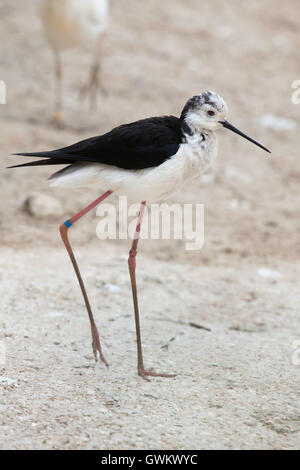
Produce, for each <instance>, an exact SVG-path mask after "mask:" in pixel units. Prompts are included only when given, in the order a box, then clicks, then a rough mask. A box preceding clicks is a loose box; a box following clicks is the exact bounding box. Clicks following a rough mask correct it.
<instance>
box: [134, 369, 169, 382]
mask: <svg viewBox="0 0 300 470" xmlns="http://www.w3.org/2000/svg"><path fill="white" fill-rule="evenodd" d="M138 374H139V376H140V377H142V378H143V379H144V380H147V382H150V380H149V379H148V376H150V377H167V378H169V379H172V378H173V377H176V374H165V373H163V372H155V371H154V370H152V369H145V368H144V367H138Z"/></svg>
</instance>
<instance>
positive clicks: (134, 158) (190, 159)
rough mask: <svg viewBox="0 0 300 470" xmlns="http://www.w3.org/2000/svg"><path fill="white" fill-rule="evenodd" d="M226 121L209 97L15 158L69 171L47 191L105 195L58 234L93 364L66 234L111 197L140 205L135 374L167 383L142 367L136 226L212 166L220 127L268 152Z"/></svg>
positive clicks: (216, 99) (217, 100) (97, 348)
mask: <svg viewBox="0 0 300 470" xmlns="http://www.w3.org/2000/svg"><path fill="white" fill-rule="evenodd" d="M226 116H227V105H226V103H225V101H224V100H223V98H221V97H220V96H219V95H217V94H216V93H214V92H209V91H208V92H205V93H202V94H199V95H196V96H194V97H193V98H191V99H190V100H188V102H187V103H186V105H185V107H184V108H183V111H182V113H181V116H180V118H177V117H174V116H166V117H152V118H149V119H144V120H141V121H137V122H133V123H130V124H125V125H122V126H120V127H117V128H115V129H113V130H112V131H110V132H108V133H107V134H104V135H101V136H98V137H92V138H90V139H87V140H84V141H81V142H78V143H76V144H74V145H71V146H69V147H65V148H61V149H58V150H53V151H49V152H35V153H32V152H30V153H21V154H17V155H23V156H31V157H40V158H41V160H38V161H31V162H29V163H24V164H21V165H16V166H14V167H12V168H15V167H24V166H39V165H58V164H60V165H61V164H67V165H68V166H66V167H64V168H63V169H62V170H60V171H58V172H56V173H54V174H53V175H52V176H50V183H51V184H52V186H64V187H74V186H90V185H96V186H97V187H99V188H101V189H102V190H105V192H104V194H102V196H100V197H99V198H98V199H96V200H95V201H94V202H92V203H91V204H90V205H89V206H87V207H86V208H85V209H83V210H82V211H81V212H79V213H78V214H76V215H75V216H73V217H71V218H70V219H69V220H67V221H66V222H65V223H64V224H63V225H61V226H60V233H61V236H62V239H63V242H64V244H65V247H66V249H67V251H68V253H69V255H70V258H71V261H72V263H73V266H74V269H75V272H76V276H77V279H78V281H79V284H80V288H81V291H82V294H83V297H84V300H85V304H86V308H87V311H88V315H89V319H90V323H91V330H92V338H93V351H94V355H95V359H96V360H97V352H98V353H99V356H100V359H101V360H102V361H103V362H104V363H105V364H107V363H106V360H105V359H104V356H103V353H102V349H101V345H100V339H99V334H98V330H97V327H96V325H95V321H94V318H93V314H92V310H91V307H90V304H89V300H88V296H87V293H86V289H85V286H84V283H83V280H82V277H81V274H80V271H79V268H78V265H77V262H76V260H75V257H74V254H73V251H72V248H71V245H70V242H69V239H68V229H69V228H70V227H71V226H72V225H73V224H74V223H75V222H76V221H77V220H78V219H80V218H81V217H82V216H83V215H84V214H86V213H87V212H89V211H90V210H91V209H92V208H94V207H95V206H97V205H98V204H99V203H100V202H101V201H103V200H104V199H106V198H107V197H108V196H109V195H110V194H112V192H114V191H115V192H117V193H119V194H125V195H128V196H130V197H131V198H134V199H135V200H140V201H142V202H141V208H140V213H139V218H138V223H137V227H136V234H135V237H134V240H133V242H132V246H131V250H130V252H129V258H128V263H129V272H130V279H131V286H132V294H133V302H134V313H135V323H136V335H137V353H138V373H139V375H141V376H142V377H143V378H146V376H163V377H172V375H168V374H162V373H156V372H153V371H152V370H147V369H145V367H144V362H143V353H142V343H141V333H140V320H139V308H138V298H137V286H136V278H135V269H136V263H135V260H136V253H137V246H138V241H139V233H140V228H141V222H142V218H143V213H144V209H145V205H146V200H151V201H155V200H156V201H157V200H161V199H164V198H166V197H167V196H169V195H170V194H171V193H172V192H174V191H175V190H177V189H178V188H179V187H180V185H182V184H183V183H184V182H186V181H188V180H190V179H192V178H197V177H199V176H200V175H201V173H203V171H205V170H206V169H207V168H208V167H209V166H210V165H211V164H212V163H213V162H214V160H215V158H216V156H217V137H216V133H215V131H216V130H217V129H220V128H222V127H225V128H226V129H230V130H231V131H233V132H235V133H237V134H239V135H241V136H242V137H244V138H245V139H247V140H249V141H250V142H253V143H254V144H256V145H258V146H259V147H261V148H262V149H263V150H266V151H267V152H270V151H269V150H268V149H266V148H265V147H263V146H262V145H261V144H259V143H258V142H256V141H255V140H253V139H251V138H250V137H248V136H247V135H245V134H243V133H242V132H241V131H239V130H238V129H236V128H235V127H233V126H232V125H231V124H230V123H229V122H228V121H227V120H226Z"/></svg>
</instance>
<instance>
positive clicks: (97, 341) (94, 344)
mask: <svg viewBox="0 0 300 470" xmlns="http://www.w3.org/2000/svg"><path fill="white" fill-rule="evenodd" d="M92 336H93V342H92V347H93V353H94V357H95V361H96V362H98V355H99V359H100V361H102V362H103V363H104V364H105V365H106V367H109V365H108V363H107V361H106V359H105V357H104V356H103V353H102V349H101V345H100V338H99V334H98V331H97V330H95V331H93V333H92Z"/></svg>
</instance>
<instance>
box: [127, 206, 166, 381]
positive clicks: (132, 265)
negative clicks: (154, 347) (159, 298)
mask: <svg viewBox="0 0 300 470" xmlns="http://www.w3.org/2000/svg"><path fill="white" fill-rule="evenodd" d="M145 207H146V201H143V202H142V203H141V208H140V213H139V217H138V222H137V226H136V230H135V235H134V239H133V241H132V245H131V250H130V251H129V258H128V266H129V273H130V280H131V287H132V296H133V305H134V316H135V327H136V340H137V355H138V364H137V366H138V374H139V375H140V376H141V377H143V379H145V380H149V379H147V376H148V375H150V376H152V377H175V375H174V374H163V373H160V372H154V371H152V370H149V369H145V367H144V361H143V350H142V339H141V328H140V316H139V306H138V298H137V287H136V277H135V269H136V254H137V246H138V242H139V237H140V231H141V224H142V219H143V215H144V212H145Z"/></svg>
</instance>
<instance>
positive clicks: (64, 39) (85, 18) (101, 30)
mask: <svg viewBox="0 0 300 470" xmlns="http://www.w3.org/2000/svg"><path fill="white" fill-rule="evenodd" d="M40 13H41V17H42V21H43V25H44V29H45V32H46V36H47V38H48V41H49V44H50V46H51V48H52V50H53V54H54V61H55V79H56V90H55V112H54V121H55V123H56V124H60V123H62V108H63V102H62V101H63V92H62V90H63V84H62V80H63V70H62V69H63V67H62V64H63V62H62V58H61V53H62V52H63V51H64V50H67V49H74V48H78V47H84V46H85V47H90V49H91V55H92V64H91V68H90V73H89V78H88V82H87V84H86V85H85V87H84V88H83V90H82V93H83V94H88V95H89V99H90V105H91V107H93V106H96V103H97V92H98V91H99V90H100V89H101V90H102V92H105V90H104V88H103V85H102V82H101V78H100V59H101V54H102V45H103V37H104V35H105V32H106V30H107V27H108V18H109V0H41V9H40Z"/></svg>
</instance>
